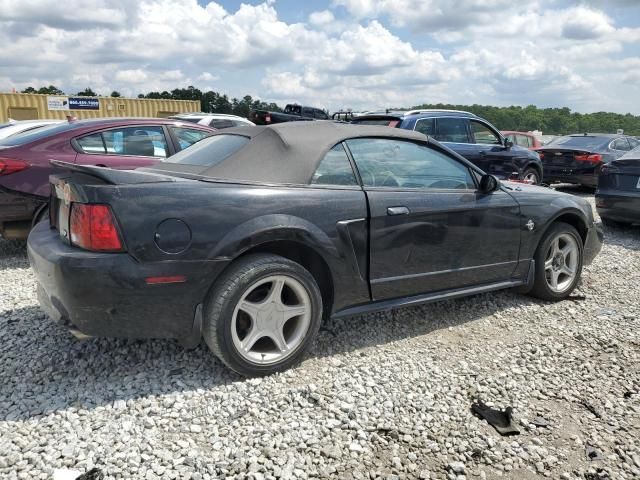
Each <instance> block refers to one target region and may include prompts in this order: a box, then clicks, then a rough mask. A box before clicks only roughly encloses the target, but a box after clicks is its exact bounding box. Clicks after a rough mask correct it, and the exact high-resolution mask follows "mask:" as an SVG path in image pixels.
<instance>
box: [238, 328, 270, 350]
mask: <svg viewBox="0 0 640 480" xmlns="http://www.w3.org/2000/svg"><path fill="white" fill-rule="evenodd" d="M262 337H264V335H263V333H262V332H261V331H260V330H259V329H258V328H257V327H256V326H255V325H254V326H253V327H251V330H249V333H247V335H246V336H245V337H244V338H243V339H242V342H241V349H242V351H243V352H245V353H247V352H249V351H250V350H251V349H252V348H253V346H254V345H255V344H256V342H257V341H258V340H260V339H261V338H262Z"/></svg>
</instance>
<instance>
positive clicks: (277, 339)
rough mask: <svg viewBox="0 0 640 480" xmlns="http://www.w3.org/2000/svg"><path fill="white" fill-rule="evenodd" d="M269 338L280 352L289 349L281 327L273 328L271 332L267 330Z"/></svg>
mask: <svg viewBox="0 0 640 480" xmlns="http://www.w3.org/2000/svg"><path fill="white" fill-rule="evenodd" d="M269 338H271V340H273V343H274V344H275V346H276V348H277V349H278V350H280V352H281V353H285V352H286V351H287V350H289V346H288V345H287V341H286V340H285V338H284V332H283V331H282V328H281V327H279V328H277V329H275V330H274V331H272V332H269Z"/></svg>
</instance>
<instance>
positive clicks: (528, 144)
mask: <svg viewBox="0 0 640 480" xmlns="http://www.w3.org/2000/svg"><path fill="white" fill-rule="evenodd" d="M501 133H502V135H503V136H504V137H505V138H506V139H508V140H511V141H512V142H513V144H514V145H519V146H521V147H524V148H528V149H529V150H533V149H535V148H538V147H541V146H542V142H541V141H540V138H539V137H537V136H535V135H534V134H533V133H531V132H516V131H513V130H503V131H502V132H501Z"/></svg>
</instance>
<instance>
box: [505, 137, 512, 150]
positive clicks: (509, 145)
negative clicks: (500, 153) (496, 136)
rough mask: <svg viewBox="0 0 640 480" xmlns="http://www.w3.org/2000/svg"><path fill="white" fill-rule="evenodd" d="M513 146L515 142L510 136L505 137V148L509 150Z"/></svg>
mask: <svg viewBox="0 0 640 480" xmlns="http://www.w3.org/2000/svg"><path fill="white" fill-rule="evenodd" d="M511 147H513V142H512V141H511V140H509V139H508V138H505V139H504V148H506V149H507V150H509V149H511Z"/></svg>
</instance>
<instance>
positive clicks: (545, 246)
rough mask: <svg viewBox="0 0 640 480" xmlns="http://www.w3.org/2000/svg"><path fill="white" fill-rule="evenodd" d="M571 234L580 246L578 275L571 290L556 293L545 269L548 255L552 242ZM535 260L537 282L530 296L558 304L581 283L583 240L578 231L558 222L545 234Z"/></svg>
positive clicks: (535, 281)
mask: <svg viewBox="0 0 640 480" xmlns="http://www.w3.org/2000/svg"><path fill="white" fill-rule="evenodd" d="M562 234H569V235H571V236H573V237H574V239H575V240H576V244H577V246H578V251H579V254H578V265H577V268H576V275H575V278H574V279H573V281H572V282H571V285H570V286H569V288H567V289H566V290H564V291H563V292H562V293H558V292H555V291H553V290H552V289H551V287H550V286H549V285H548V283H547V277H546V271H545V268H544V265H545V260H546V258H545V257H546V254H547V251H548V250H549V247H550V245H551V242H552V241H553V240H555V239H556V238H557V237H558V236H559V235H562ZM533 258H534V260H535V262H536V263H535V280H534V283H533V288H532V289H531V291H530V292H529V295H531V296H533V297H537V298H540V299H542V300H549V301H552V302H558V301H561V300H565V299H566V298H567V297H568V296H569V295H571V292H573V290H574V289H575V288H576V286H577V285H578V282H579V281H580V275H581V274H582V262H583V245H582V238H581V237H580V234H579V233H578V231H577V230H576V229H575V228H574V227H572V226H571V225H569V224H567V223H564V222H556V223H554V224H552V225H551V227H549V229H548V230H547V231H546V232H545V234H544V236H543V237H542V240H541V241H540V244H539V245H538V248H537V249H536V253H535V255H534V257H533Z"/></svg>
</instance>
